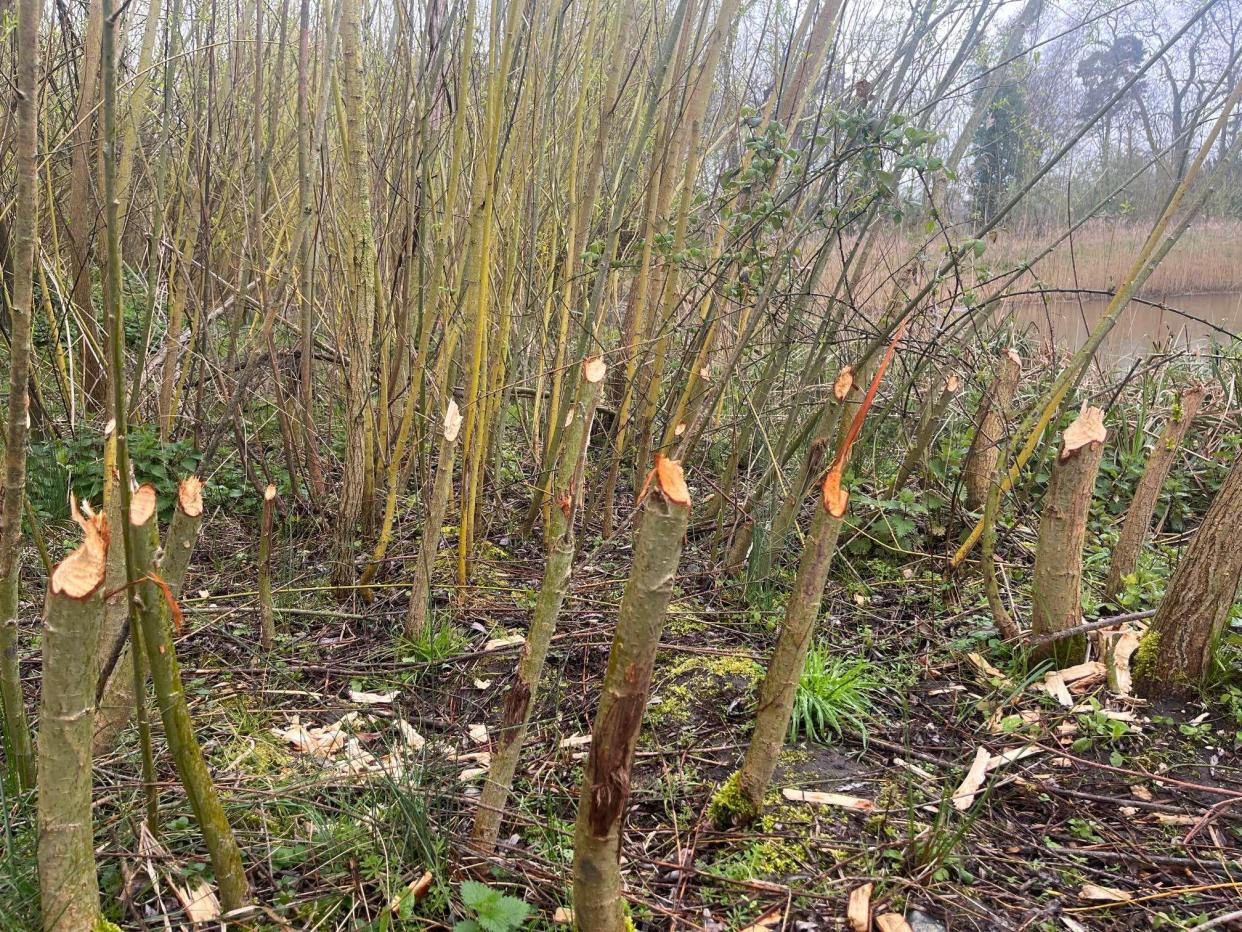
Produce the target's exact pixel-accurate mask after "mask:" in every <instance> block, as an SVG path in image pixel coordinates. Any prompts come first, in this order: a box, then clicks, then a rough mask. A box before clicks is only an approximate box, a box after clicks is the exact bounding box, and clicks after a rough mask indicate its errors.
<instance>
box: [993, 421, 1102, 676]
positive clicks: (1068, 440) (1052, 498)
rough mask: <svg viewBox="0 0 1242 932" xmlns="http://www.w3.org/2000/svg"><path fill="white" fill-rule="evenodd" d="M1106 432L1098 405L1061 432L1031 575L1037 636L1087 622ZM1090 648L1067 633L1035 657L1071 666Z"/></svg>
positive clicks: (1081, 658)
mask: <svg viewBox="0 0 1242 932" xmlns="http://www.w3.org/2000/svg"><path fill="white" fill-rule="evenodd" d="M1106 437H1107V431H1106V430H1105V429H1104V412H1103V411H1101V410H1100V409H1099V408H1084V409H1083V411H1082V413H1081V414H1079V415H1078V417H1077V418H1076V419H1075V420H1074V422H1073V423H1072V424H1070V426H1069V427H1067V428H1066V429H1065V433H1064V434H1062V436H1061V449H1060V452H1059V453H1058V454H1057V457H1056V460H1055V461H1054V462H1053V464H1052V477H1051V478H1050V479H1049V480H1048V491H1047V493H1046V494H1045V498H1044V512H1043V515H1042V517H1041V518H1040V521H1039V538H1038V541H1037V543H1036V545H1035V569H1034V570H1033V572H1032V575H1031V590H1032V597H1031V634H1032V635H1033V636H1035V637H1041V636H1043V635H1046V634H1051V633H1053V632H1056V631H1064V630H1065V629H1067V628H1074V627H1077V626H1078V624H1079V623H1080V622H1081V621H1082V548H1083V543H1084V541H1085V540H1086V536H1087V516H1088V513H1089V512H1090V510H1091V499H1092V498H1093V497H1094V495H1095V476H1096V473H1097V472H1098V471H1099V468H1100V459H1101V458H1102V457H1103V455H1104V440H1105V438H1106ZM997 485H998V486H999V483H997ZM996 494H997V495H999V494H1000V492H999V488H998V489H997V493H996ZM1086 649H1087V641H1086V638H1084V637H1081V636H1080V637H1072V638H1065V639H1062V640H1059V641H1056V642H1054V643H1051V644H1047V645H1044V646H1041V647H1038V648H1036V649H1035V650H1033V651H1032V653H1031V657H1032V660H1034V661H1036V662H1038V661H1042V660H1047V659H1050V658H1051V659H1053V660H1055V661H1056V663H1057V665H1058V666H1068V665H1070V664H1075V663H1078V662H1080V661H1082V660H1083V659H1084V658H1085V656H1086Z"/></svg>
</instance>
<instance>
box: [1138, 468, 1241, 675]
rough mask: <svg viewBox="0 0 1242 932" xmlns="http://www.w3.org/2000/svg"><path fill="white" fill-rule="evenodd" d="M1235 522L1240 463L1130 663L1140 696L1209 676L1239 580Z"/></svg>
mask: <svg viewBox="0 0 1242 932" xmlns="http://www.w3.org/2000/svg"><path fill="white" fill-rule="evenodd" d="M1239 523H1242V461H1239V462H1238V463H1235V464H1234V466H1233V469H1231V470H1230V471H1229V475H1228V476H1227V477H1226V479H1225V482H1224V484H1223V485H1222V486H1221V487H1220V491H1219V492H1217V493H1216V499H1215V500H1214V501H1213V502H1212V507H1211V508H1209V509H1208V513H1207V515H1205V516H1204V518H1203V523H1202V524H1201V525H1199V530H1198V531H1196V532H1195V536H1194V540H1192V541H1191V542H1190V546H1189V547H1187V548H1186V553H1185V554H1184V555H1183V556H1182V559H1181V562H1180V563H1178V564H1177V569H1176V570H1174V572H1173V578H1172V579H1170V580H1169V586H1168V589H1167V590H1166V591H1165V596H1164V599H1163V600H1162V601H1161V603H1160V608H1159V610H1158V611H1157V612H1156V617H1155V618H1153V619H1152V622H1151V627H1150V628H1149V629H1148V630H1147V633H1146V634H1145V635H1144V636H1143V640H1142V642H1141V643H1140V645H1139V649H1138V652H1137V654H1136V656H1135V662H1134V665H1133V666H1134V684H1135V689H1136V691H1137V692H1138V694H1139V695H1141V696H1147V697H1150V698H1156V697H1158V696H1167V695H1171V694H1173V695H1176V694H1180V693H1187V692H1192V691H1194V690H1195V689H1196V688H1197V687H1199V686H1201V685H1202V684H1203V682H1204V681H1205V680H1206V679H1207V677H1208V675H1209V674H1210V673H1211V670H1212V657H1213V653H1214V651H1215V650H1216V646H1217V644H1218V642H1219V641H1220V636H1221V633H1222V632H1223V631H1224V629H1225V625H1226V624H1227V623H1228V621H1229V613H1230V612H1231V611H1232V609H1233V603H1234V601H1235V600H1236V599H1237V595H1238V585H1239V583H1240V582H1242V547H1239V546H1238V526H1239Z"/></svg>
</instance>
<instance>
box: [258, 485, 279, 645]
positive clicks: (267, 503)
mask: <svg viewBox="0 0 1242 932" xmlns="http://www.w3.org/2000/svg"><path fill="white" fill-rule="evenodd" d="M275 510H276V486H274V485H271V484H269V485H268V487H267V488H266V489H264V490H263V519H262V524H261V526H260V529H259V645H260V646H261V647H262V648H263V649H264V650H271V649H272V647H273V646H274V645H275V643H276V622H275V620H274V618H273V616H272V518H273V515H274V512H275Z"/></svg>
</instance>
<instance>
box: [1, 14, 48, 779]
mask: <svg viewBox="0 0 1242 932" xmlns="http://www.w3.org/2000/svg"><path fill="white" fill-rule="evenodd" d="M41 9H42V4H41V3H40V2H39V0H20V2H19V3H18V7H17V94H16V95H15V97H16V110H17V133H16V136H17V139H16V153H15V154H16V167H17V198H16V201H15V203H14V212H15V214H16V217H15V218H14V222H13V238H12V245H11V253H12V262H13V279H12V281H13V291H12V295H11V297H10V301H9V323H10V328H11V329H10V331H9V334H10V335H9V347H8V348H9V407H8V415H7V420H6V421H5V437H4V439H5V447H4V498H3V506H2V507H3V510H2V511H0V705H3V706H4V744H5V751H6V754H7V759H8V761H9V768H10V774H9V776H10V777H11V778H12V779H13V781H14V785H15V786H17V787H18V788H27V787H31V786H34V782H35V760H34V751H33V749H32V747H31V742H30V724H29V723H28V722H27V721H26V701H25V696H24V694H23V692H22V679H21V667H20V665H19V662H18V657H17V642H18V627H17V603H18V588H19V583H20V580H21V546H22V512H23V511H24V505H25V500H26V443H27V441H28V439H29V435H30V393H29V388H30V375H31V371H30V332H31V305H32V304H33V302H34V246H35V240H34V237H35V214H36V211H37V209H38V205H37V202H36V200H35V186H36V184H37V182H38V156H39V149H38V144H39V139H38V119H39V118H38V106H39V95H38V88H37V87H36V85H35V72H36V70H37V69H38V64H39V17H40V15H41ZM0 261H2V260H0ZM3 284H4V283H3V282H0V286H3Z"/></svg>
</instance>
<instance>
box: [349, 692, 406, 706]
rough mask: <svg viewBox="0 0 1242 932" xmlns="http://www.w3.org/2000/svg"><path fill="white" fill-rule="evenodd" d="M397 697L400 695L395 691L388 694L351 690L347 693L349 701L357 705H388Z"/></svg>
mask: <svg viewBox="0 0 1242 932" xmlns="http://www.w3.org/2000/svg"><path fill="white" fill-rule="evenodd" d="M399 695H401V693H400V692H399V691H398V690H395V689H394V690H393V691H392V692H388V693H368V692H363V691H361V690H357V689H351V690H350V691H349V701H350V702H356V703H358V705H388V704H389V703H390V702H392V701H393V700H394V699H396V698H397V696H399Z"/></svg>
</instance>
